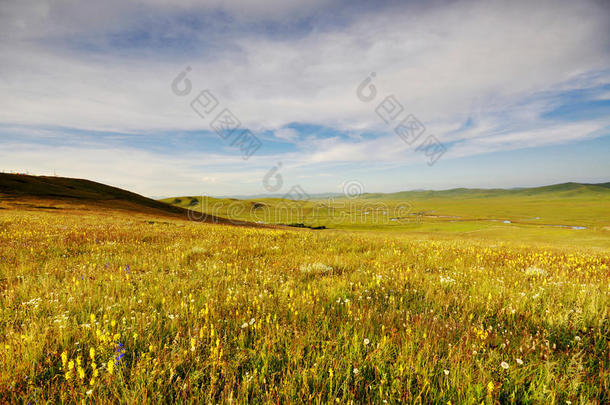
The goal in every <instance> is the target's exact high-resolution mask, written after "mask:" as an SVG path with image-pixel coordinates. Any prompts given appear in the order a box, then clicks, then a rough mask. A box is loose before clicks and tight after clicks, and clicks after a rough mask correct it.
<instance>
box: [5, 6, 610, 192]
mask: <svg viewBox="0 0 610 405" xmlns="http://www.w3.org/2000/svg"><path fill="white" fill-rule="evenodd" d="M336 4H337V2H335V1H322V0H319V1H315V2H313V3H312V2H311V1H309V2H303V1H294V0H291V1H280V0H268V1H266V2H265V3H264V4H262V5H261V3H259V2H255V1H253V0H252V1H251V0H248V1H245V2H244V1H229V2H227V1H220V0H214V1H210V2H205V3H201V2H196V1H186V2H180V3H179V4H178V3H176V2H166V1H161V0H152V1H146V2H123V1H118V0H116V1H115V0H112V1H109V2H104V3H103V4H102V3H100V4H99V5H96V3H90V2H82V3H74V2H68V1H40V2H13V3H4V4H3V5H2V13H0V35H1V36H2V38H3V39H2V40H0V77H1V79H0V110H1V111H2V112H3V113H2V118H0V123H2V124H16V125H27V126H28V127H37V126H62V127H69V128H78V129H83V130H106V131H120V132H147V131H166V130H199V129H207V128H208V127H209V121H204V120H202V119H201V118H199V117H198V116H197V115H195V114H194V113H193V111H192V110H191V109H190V107H189V101H190V100H191V99H192V97H194V96H195V95H196V92H197V91H198V90H201V89H204V88H209V89H210V90H212V92H213V93H214V94H215V95H216V96H217V97H218V99H219V101H220V102H221V105H222V107H229V108H230V109H231V110H232V111H233V112H234V113H235V114H236V115H237V116H238V117H239V119H240V120H241V121H242V123H243V125H244V126H246V127H249V128H250V129H252V130H255V131H256V130H271V131H273V133H274V135H275V137H276V138H279V139H281V140H283V141H288V142H293V143H295V144H296V146H297V147H298V148H299V149H300V151H301V152H299V153H291V154H280V155H278V156H271V157H270V158H271V159H273V160H272V161H278V160H279V159H282V160H283V161H285V162H291V163H290V164H292V165H293V166H294V167H301V168H303V167H305V166H308V165H309V166H311V165H319V164H322V163H331V162H334V163H340V162H358V161H381V162H390V163H392V162H398V161H401V162H409V161H413V162H419V161H421V159H420V156H418V155H417V154H416V153H414V152H413V151H412V150H411V148H409V147H408V146H407V145H405V144H404V143H402V142H401V141H400V139H398V138H397V137H396V135H394V134H393V133H392V132H391V128H390V127H388V125H386V124H384V123H383V122H382V121H381V120H380V119H379V117H377V115H376V114H375V113H374V108H375V105H376V104H377V103H378V102H379V101H381V99H382V98H383V97H384V96H385V95H388V94H394V95H395V96H396V97H397V99H398V100H399V101H400V102H401V103H402V104H403V105H404V107H405V109H406V111H408V112H411V113H413V114H415V115H416V116H417V117H418V118H419V119H420V120H421V121H423V122H424V123H425V125H426V127H427V130H428V132H429V133H432V134H435V135H437V136H438V137H439V138H440V139H441V140H443V141H445V142H457V144H456V147H455V149H453V150H451V151H450V154H448V155H447V156H448V157H450V156H453V157H458V156H468V155H469V154H470V155H471V154H479V153H485V152H490V151H497V150H507V149H511V148H518V147H524V146H526V145H527V146H542V145H551V144H557V143H561V142H568V141H574V140H579V139H586V138H587V137H588V136H590V134H592V133H597V132H598V131H599V129H600V128H603V127H604V126H607V125H608V121H607V120H606V121H604V120H598V121H589V122H586V123H579V124H570V125H565V126H564V125H563V124H560V123H557V122H553V121H548V122H547V121H542V120H541V119H540V114H542V113H543V112H545V111H547V110H548V109H549V108H552V107H553V106H555V105H556V104H557V103H558V101H557V98H556V97H554V96H553V94H557V92H559V91H566V90H569V89H574V88H582V87H586V86H598V85H601V84H607V83H609V82H610V74H609V73H608V71H607V68H608V66H610V52H608V49H609V40H608V38H610V35H604V33H608V32H609V26H610V21H609V20H608V18H607V15H608V14H607V11H608V10H607V8H605V7H604V6H602V5H601V3H600V2H596V1H579V2H574V1H568V0H560V1H538V2H526V1H510V2H509V1H494V2H488V1H483V0H480V1H457V2H447V3H443V4H442V7H432V6H428V5H426V4H423V3H420V2H415V3H412V4H407V3H401V4H392V5H390V6H388V7H381V6H380V7H379V8H378V9H375V8H372V7H371V6H369V7H370V9H369V10H368V11H367V12H365V13H361V14H358V13H357V12H356V11H354V12H351V13H347V14H346V16H344V17H345V18H341V19H339V18H337V21H336V24H335V25H334V26H333V25H332V24H329V23H328V22H329V21H332V18H333V16H332V10H333V9H332V7H335V6H336ZM142 8H144V9H146V10H147V11H149V13H148V14H146V15H153V16H157V19H155V18H152V17H151V18H150V19H147V17H144V16H143V15H142V13H141V12H140V10H141V9H142ZM341 8H343V7H342V6H341ZM218 10H220V11H222V12H223V13H225V14H227V15H229V16H230V19H229V20H231V19H232V20H234V21H235V23H234V25H231V24H229V23H226V24H227V25H226V26H222V24H225V23H222V24H221V23H219V22H214V21H216V20H215V19H210V21H211V24H212V25H211V26H212V27H216V25H214V24H221V26H218V27H216V28H217V29H216V30H214V31H210V30H209V29H208V28H205V27H202V28H201V30H198V29H196V28H194V27H190V26H188V24H184V22H183V20H181V19H180V17H181V16H184V14H192V15H193V16H196V15H200V14H201V13H210V12H213V11H218ZM329 10H331V11H329ZM158 16H163V18H158ZM300 17H311V18H312V19H311V21H313V23H312V24H313V29H311V30H308V29H306V28H302V29H301V31H298V29H296V28H295V32H293V33H292V35H282V34H281V33H280V34H273V33H269V32H267V31H265V30H264V29H260V27H259V26H258V25H257V24H262V25H264V24H279V25H278V26H279V27H280V28H281V29H284V30H286V29H287V27H289V26H290V24H294V25H295V26H297V24H296V23H295V21H298V20H299V18H300ZM318 20H319V21H323V22H324V24H322V22H320V24H318V25H316V21H318ZM158 21H162V22H163V25H162V27H160V28H159V27H155V23H156V22H158ZM205 21H208V20H205ZM243 27H246V28H243ZM142 29H148V30H151V31H152V33H151V36H152V37H154V38H157V37H158V38H160V40H167V39H185V40H187V41H190V42H189V44H190V45H189V46H191V48H188V47H187V49H192V50H191V51H189V52H188V53H187V54H186V56H185V54H184V52H181V51H180V50H176V51H175V52H174V51H172V49H171V47H170V49H169V50H168V49H155V48H154V46H151V47H148V46H141V47H138V46H137V44H131V43H129V44H128V45H130V46H132V47H131V48H130V47H127V48H126V49H121V48H120V47H119V48H117V46H116V43H115V42H116V41H115V39H113V38H115V37H114V36H115V35H117V34H121V33H123V34H124V33H126V32H127V33H131V34H133V33H132V32H131V31H130V30H135V31H136V34H137V32H138V30H142ZM136 36H137V35H136ZM127 38H131V39H125V38H122V40H127V41H128V42H129V41H130V40H131V41H133V37H132V36H127ZM136 42H137V41H136ZM176 46H179V45H176ZM185 46H186V45H185ZM187 65H189V66H191V67H192V68H193V70H192V72H191V73H190V74H189V78H190V80H192V83H193V87H194V89H193V93H192V94H191V95H190V96H188V97H177V96H175V95H174V94H172V92H171V90H170V83H171V81H172V79H173V78H174V77H175V76H176V75H177V74H178V73H179V72H180V71H181V70H182V69H184V67H185V66H187ZM370 72H376V74H377V75H376V78H375V80H374V82H373V83H374V85H375V86H376V88H377V89H378V92H379V94H378V97H377V99H376V100H375V102H371V103H363V102H361V101H360V100H358V98H357V97H356V87H357V86H358V84H359V83H360V82H361V81H362V80H363V79H364V78H365V77H366V76H367V75H368V74H369V73H370ZM544 94H550V96H549V97H544V96H542V95H544ZM468 117H472V118H473V121H474V126H473V127H472V128H469V129H466V130H463V131H458V129H459V128H460V127H461V125H462V124H463V123H464V122H465V120H466V119H467V118H468ZM294 122H300V123H311V124H316V125H322V126H326V127H330V128H334V129H337V130H341V131H346V132H348V133H349V139H345V138H340V137H330V138H325V139H318V138H315V137H310V138H306V139H305V138H303V139H301V137H299V134H298V133H297V132H296V131H294V130H292V129H290V128H287V127H286V125H288V124H290V123H294ZM364 131H371V132H375V133H380V135H379V136H378V137H377V138H375V139H370V138H366V137H362V136H360V135H361V133H362V132H364ZM596 131H597V132H596ZM64 152H66V153H68V151H67V150H66V151H64ZM70 152H71V153H74V151H70ZM18 153H19V154H24V156H29V155H28V154H27V153H25V152H24V151H19V152H18ZM140 153H145V152H143V151H140ZM91 154H93V152H91ZM86 155H87V153H85V154H84V156H86ZM111 155H112V153H110V152H108V153H106V154H105V155H104V156H106V158H107V159H108V161H112V162H114V161H115V160H113V159H111V158H110V156H111ZM38 157H39V158H40V159H43V160H44V158H43V157H40V156H38ZM148 158H150V156H149V157H148ZM140 159H141V163H140V164H138V165H137V166H134V167H132V168H131V169H132V170H133V173H140V174H141V176H142V178H144V177H145V176H148V175H153V176H157V175H158V176H161V177H163V176H165V177H168V176H170V174H171V175H174V174H175V175H176V176H177V178H184V179H185V180H184V181H185V184H186V183H187V182H188V181H191V180H192V179H199V180H200V179H201V174H200V172H198V171H196V170H194V169H193V172H192V173H191V174H188V173H187V174H183V175H180V176H178V174H177V172H176V173H173V172H171V171H170V172H167V171H165V170H163V167H164V165H165V164H167V165H169V167H172V165H176V164H177V162H174V161H171V162H170V161H162V162H161V161H160V163H158V164H157V163H155V164H154V165H153V166H152V167H148V166H145V165H143V163H142V162H145V161H146V160H147V157H146V156H144V155H141V156H140ZM214 159H217V160H218V164H222V165H230V164H236V163H235V162H236V160H235V159H237V158H233V157H226V156H222V155H221V154H220V153H218V154H216V155H215V156H214ZM94 161H95V160H94ZM267 161H268V160H267ZM29 162H31V163H32V164H35V158H34V157H32V160H30V161H29ZM185 162H190V161H189V160H188V159H186V160H185ZM191 163H192V164H193V165H195V164H196V160H195V159H193V161H192V162H191ZM89 164H92V163H91V162H87V161H85V160H79V159H76V158H75V159H73V160H72V161H71V165H72V166H71V167H75V166H74V165H82V167H85V168H86V167H88V165H89ZM100 164H101V163H100ZM241 164H243V162H241ZM241 164H240V165H237V166H234V167H235V168H238V169H239V168H242V167H244V166H243V165H241ZM248 164H249V165H250V166H247V167H249V168H253V170H252V172H255V173H256V176H259V174H260V175H261V176H262V174H264V173H265V171H266V169H265V167H266V166H267V165H268V164H267V163H266V161H265V160H264V159H262V158H261V159H260V160H258V158H257V157H254V158H253V159H251V160H250V161H249V162H248ZM227 168H228V166H224V169H214V170H215V171H214V174H213V176H212V175H210V177H209V178H208V180H206V181H207V182H209V183H213V182H212V181H211V180H210V179H212V178H213V179H216V180H215V181H217V182H223V181H230V178H231V176H236V174H235V171H234V170H225V169H227ZM66 169H67V168H66ZM98 169H99V167H98V166H96V167H95V168H93V167H92V168H91V170H90V171H89V172H88V173H91V174H92V175H93V174H94V172H95V170H98ZM124 169H125V168H124V167H121V166H119V167H117V170H118V171H122V170H124ZM117 173H118V172H117ZM223 173H224V174H223ZM228 173H230V174H228ZM223 176H224V177H223ZM118 178H119V176H118V174H117V179H118ZM252 181H253V182H258V177H257V178H256V180H252ZM151 184H152V183H151ZM152 188H153V187H152V185H151V186H150V190H152ZM146 190H148V188H147V189H146ZM146 190H145V191H146Z"/></svg>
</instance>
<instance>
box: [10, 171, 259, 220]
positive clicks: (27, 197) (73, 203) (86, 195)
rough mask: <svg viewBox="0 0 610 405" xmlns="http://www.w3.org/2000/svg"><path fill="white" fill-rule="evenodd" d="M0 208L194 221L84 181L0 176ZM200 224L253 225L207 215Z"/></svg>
mask: <svg viewBox="0 0 610 405" xmlns="http://www.w3.org/2000/svg"><path fill="white" fill-rule="evenodd" d="M0 208H2V209H11V208H20V209H23V208H25V209H37V210H41V209H42V210H45V209H46V210H49V209H52V210H81V211H91V210H120V211H129V212H132V213H134V214H147V215H154V216H163V217H172V218H177V219H185V220H186V219H193V218H196V216H194V215H190V216H189V211H188V210H187V209H185V208H181V207H176V206H173V205H170V204H165V203H163V202H160V201H156V200H153V199H150V198H147V197H144V196H141V195H139V194H136V193H132V192H130V191H127V190H123V189H120V188H117V187H112V186H108V185H105V184H101V183H97V182H94V181H90V180H84V179H72V178H65V177H48V176H29V175H20V174H19V175H18V174H7V173H0ZM198 220H200V221H204V222H212V223H231V224H236V225H252V224H249V223H247V222H244V221H228V220H227V219H225V218H222V217H217V216H213V215H206V216H204V217H202V218H198Z"/></svg>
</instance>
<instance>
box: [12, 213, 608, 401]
mask: <svg viewBox="0 0 610 405" xmlns="http://www.w3.org/2000/svg"><path fill="white" fill-rule="evenodd" d="M609 266H610V257H609V255H608V251H607V250H599V249H598V250H591V249H587V248H569V247H562V248H557V247H553V246H548V247H542V246H536V247H528V246H521V245H520V244H519V243H518V242H505V243H496V242H489V241H485V240H472V239H460V238H457V239H452V240H430V239H426V240H416V239H414V238H413V237H412V236H402V235H400V234H398V233H396V234H388V233H374V232H367V233H362V232H343V231H322V232H319V231H307V230H294V231H293V230H282V229H256V228H243V227H231V226H224V225H212V224H203V223H193V222H186V221H178V220H172V219H167V218H158V219H157V218H153V217H144V216H140V217H139V216H131V215H125V214H119V213H114V214H113V215H108V213H107V214H106V215H101V214H99V213H97V212H95V211H92V212H91V213H89V214H84V213H74V214H71V213H68V212H66V213H44V212H34V211H21V210H3V211H0V271H1V273H0V291H1V295H0V300H1V303H2V305H1V306H0V307H1V310H0V330H1V334H0V359H1V361H2V366H3V367H2V370H1V371H0V402H31V403H41V402H52V403H55V402H81V401H82V400H85V401H89V400H91V401H92V402H108V401H119V402H127V403H133V402H169V403H173V402H205V403H226V402H238V403H246V402H252V403H297V402H308V403H309V402H311V403H329V402H338V403H349V402H351V401H354V402H356V403H362V402H364V403H384V402H386V401H387V403H398V402H402V401H406V402H411V403H431V402H432V403H449V402H451V403H477V404H479V403H482V402H483V403H490V404H491V403H497V402H502V403H561V404H565V403H567V402H566V401H571V403H573V404H577V403H608V401H610V397H609V394H608V393H609V392H610V382H609V381H610V371H609V368H610V357H609V356H610V348H609V335H608V334H609V322H608V308H609V307H610V305H609V304H610V299H609V292H610V291H609V279H610V277H609V274H610V270H609Z"/></svg>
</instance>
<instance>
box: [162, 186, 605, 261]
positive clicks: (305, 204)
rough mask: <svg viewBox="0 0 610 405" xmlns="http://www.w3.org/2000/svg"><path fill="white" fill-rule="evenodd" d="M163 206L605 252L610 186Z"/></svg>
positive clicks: (179, 201)
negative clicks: (602, 250) (592, 248)
mask: <svg viewBox="0 0 610 405" xmlns="http://www.w3.org/2000/svg"><path fill="white" fill-rule="evenodd" d="M162 201H163V202H165V203H167V204H172V205H174V206H177V207H181V208H184V209H188V210H191V211H192V212H193V213H195V215H194V216H195V217H197V216H198V215H199V216H202V217H206V216H207V215H212V214H213V215H216V216H220V217H224V218H230V219H235V220H242V221H250V222H262V223H266V224H295V223H302V224H304V225H306V226H312V227H320V226H324V227H326V228H330V229H341V230H349V231H370V230H375V231H377V232H390V233H392V232H394V233H404V232H408V233H409V234H411V235H418V237H419V238H429V237H432V238H439V237H441V238H442V237H444V238H448V239H452V238H459V239H476V240H487V241H503V240H517V241H522V242H527V243H530V244H539V243H542V244H545V243H546V244H553V245H556V246H573V245H580V246H586V247H594V246H596V247H600V248H604V249H607V248H610V187H609V184H608V183H604V184H599V185H586V184H578V183H566V184H559V185H555V186H547V187H538V188H530V189H516V190H502V189H498V190H476V189H454V190H446V191H415V192H401V193H394V194H363V195H362V196H360V197H359V198H355V199H348V198H329V199H320V200H313V201H291V200H285V199H279V198H258V199H253V200H236V199H229V198H213V197H207V196H203V197H197V196H188V197H177V198H168V199H165V200H162ZM574 228H577V229H574Z"/></svg>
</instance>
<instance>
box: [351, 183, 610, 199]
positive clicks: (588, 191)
mask: <svg viewBox="0 0 610 405" xmlns="http://www.w3.org/2000/svg"><path fill="white" fill-rule="evenodd" d="M596 194H597V195H604V196H610V182H609V183H599V184H586V183H561V184H554V185H550V186H542V187H530V188H515V189H503V188H496V189H484V188H453V189H449V190H439V191H435V190H419V191H400V192H397V193H387V194H386V193H365V194H363V195H362V196H360V198H363V199H388V200H413V199H415V200H417V199H430V198H494V197H511V196H514V197H526V196H540V197H549V198H554V197H556V198H566V197H577V196H593V195H596Z"/></svg>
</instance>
